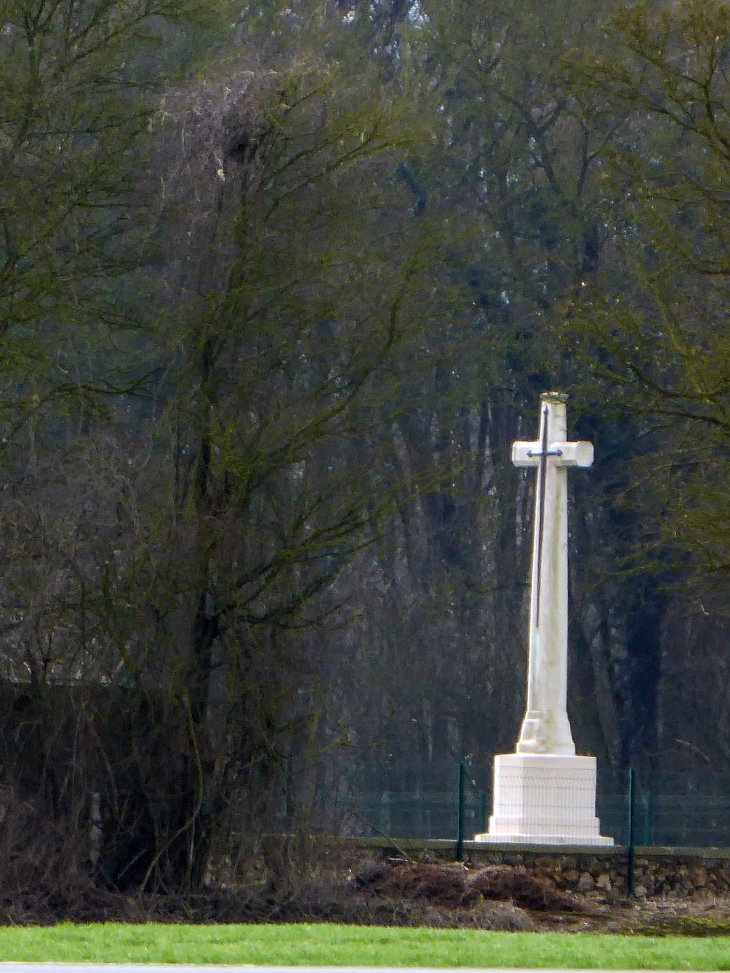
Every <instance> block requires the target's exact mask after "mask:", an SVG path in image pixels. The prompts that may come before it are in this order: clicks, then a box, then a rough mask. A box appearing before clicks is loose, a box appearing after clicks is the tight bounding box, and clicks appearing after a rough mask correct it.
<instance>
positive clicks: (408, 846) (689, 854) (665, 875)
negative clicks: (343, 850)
mask: <svg viewBox="0 0 730 973" xmlns="http://www.w3.org/2000/svg"><path fill="white" fill-rule="evenodd" d="M352 840H354V841H356V843H357V844H358V846H361V847H363V849H365V848H369V849H371V850H372V851H373V852H374V851H375V850H376V849H379V850H380V851H381V852H382V853H384V854H389V855H396V856H398V855H403V854H405V855H407V856H408V857H409V858H416V859H422V860H432V861H433V860H440V861H447V860H450V861H453V860H454V858H455V856H456V842H455V841H438V840H431V841H414V840H403V841H398V842H397V843H396V842H393V841H388V840H387V839H381V838H361V839H352ZM463 858H464V861H465V863H466V864H468V865H472V866H474V867H483V866H485V865H523V866H524V867H525V868H526V869H528V871H530V872H532V873H533V874H536V875H544V876H545V877H547V878H550V879H552V881H554V882H555V884H556V885H557V886H558V888H561V889H566V890H567V891H570V892H581V893H591V892H597V893H602V894H603V895H604V896H605V897H606V898H608V899H609V900H610V899H612V898H621V897H622V896H624V895H625V894H626V887H627V875H628V854H627V850H626V849H625V848H622V847H620V846H613V847H606V848H579V849H573V848H571V849H566V848H559V847H550V848H548V847H539V848H526V847H525V846H524V845H523V846H515V845H504V846H501V845H496V846H495V845H492V844H489V845H486V844H481V843H478V842H475V841H465V842H464V844H463ZM729 893H730V849H724V848H635V849H634V894H635V895H636V896H638V897H640V898H644V897H646V896H655V895H673V896H678V897H683V898H686V897H689V896H701V895H708V894H709V895H727V894H729Z"/></svg>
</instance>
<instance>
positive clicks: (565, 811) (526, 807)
mask: <svg viewBox="0 0 730 973" xmlns="http://www.w3.org/2000/svg"><path fill="white" fill-rule="evenodd" d="M493 810H494V813H493V814H492V816H491V817H490V819H489V831H488V832H487V833H485V834H478V835H476V836H475V838H474V840H475V841H480V842H493V843H500V842H514V843H516V844H532V845H612V844H613V838H605V837H603V836H602V835H601V828H600V822H599V820H598V818H597V817H596V758H595V757H573V756H555V755H553V754H524V753H509V754H501V755H500V756H498V757H495V758H494V809H493Z"/></svg>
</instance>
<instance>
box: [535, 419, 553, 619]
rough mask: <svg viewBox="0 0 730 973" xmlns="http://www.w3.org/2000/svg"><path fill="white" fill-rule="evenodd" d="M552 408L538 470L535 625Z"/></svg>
mask: <svg viewBox="0 0 730 973" xmlns="http://www.w3.org/2000/svg"><path fill="white" fill-rule="evenodd" d="M549 418H550V410H549V409H548V407H547V406H545V408H544V409H543V412H542V430H541V431H542V437H541V444H540V467H539V470H538V481H539V482H538V487H537V490H538V501H537V516H538V518H539V519H538V522H537V572H536V576H535V586H536V587H537V594H536V599H537V600H536V605H535V627H538V626H539V625H540V585H541V582H542V541H543V534H544V530H545V474H546V473H547V458H548V420H549Z"/></svg>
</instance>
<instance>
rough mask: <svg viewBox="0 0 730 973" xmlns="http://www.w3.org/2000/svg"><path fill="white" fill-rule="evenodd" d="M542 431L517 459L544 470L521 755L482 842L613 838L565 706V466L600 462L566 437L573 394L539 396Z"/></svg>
mask: <svg viewBox="0 0 730 973" xmlns="http://www.w3.org/2000/svg"><path fill="white" fill-rule="evenodd" d="M540 398H541V406H540V426H539V435H538V438H537V439H536V440H535V441H534V442H520V441H518V442H515V443H513V445H512V462H513V463H514V464H515V466H522V467H524V466H528V467H529V466H532V467H535V468H536V471H537V483H536V486H535V515H534V521H533V541H532V544H533V546H532V570H531V585H530V635H529V653H528V668H527V711H526V713H525V718H524V720H523V722H522V729H521V732H520V738H519V740H518V741H517V746H516V748H515V751H516V752H515V753H513V754H500V755H499V756H496V757H495V758H494V809H493V810H494V813H493V814H492V816H491V817H490V819H489V831H488V832H487V833H486V834H481V835H477V836H476V840H477V841H488V842H519V843H527V844H561V845H564V844H571V845H608V844H613V839H612V838H605V837H603V836H602V835H601V834H600V827H599V822H598V818H596V816H595V808H596V758H595V757H578V756H576V755H575V745H574V744H573V736H572V734H571V732H570V723H569V722H568V711H567V686H568V470H569V469H570V468H572V467H584V468H586V467H589V466H590V465H591V464H592V463H593V445H592V444H591V443H588V442H569V441H568V439H567V419H566V409H565V403H566V401H567V398H568V397H567V395H563V394H562V393H560V392H545V393H543V395H542V396H541V397H540Z"/></svg>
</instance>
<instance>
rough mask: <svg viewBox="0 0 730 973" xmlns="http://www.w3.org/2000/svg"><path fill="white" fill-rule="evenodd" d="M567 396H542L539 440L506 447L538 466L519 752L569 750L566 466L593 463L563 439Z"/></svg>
mask: <svg viewBox="0 0 730 973" xmlns="http://www.w3.org/2000/svg"><path fill="white" fill-rule="evenodd" d="M567 398H568V397H567V395H562V394H561V393H560V392H545V393H543V395H541V396H540V399H541V402H542V405H541V407H540V438H539V439H537V440H536V441H535V442H531V443H526V442H516V443H513V445H512V462H513V463H514V464H515V466H536V467H537V485H536V489H535V522H534V528H533V549H532V574H531V595H530V649H529V660H528V672H527V712H526V713H525V719H524V721H523V723H522V730H521V732H520V739H519V741H518V743H517V753H530V754H556V755H558V754H565V755H571V754H574V753H575V745H574V744H573V736H572V734H571V732H570V724H569V722H568V710H567V688H568V473H567V471H568V468H569V467H572V466H583V467H587V466H590V465H591V464H592V463H593V445H592V443H587V442H574V443H570V442H567V441H566V437H567V420H566V411H565V403H566V401H567Z"/></svg>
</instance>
